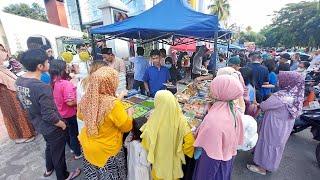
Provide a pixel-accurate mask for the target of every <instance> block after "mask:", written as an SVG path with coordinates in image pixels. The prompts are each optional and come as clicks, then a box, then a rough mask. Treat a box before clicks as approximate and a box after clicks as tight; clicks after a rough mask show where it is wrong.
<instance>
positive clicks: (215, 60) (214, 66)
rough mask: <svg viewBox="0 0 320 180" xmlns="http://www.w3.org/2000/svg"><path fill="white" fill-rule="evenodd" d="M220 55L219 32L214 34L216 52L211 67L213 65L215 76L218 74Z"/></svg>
mask: <svg viewBox="0 0 320 180" xmlns="http://www.w3.org/2000/svg"><path fill="white" fill-rule="evenodd" d="M218 56H219V53H218V31H216V32H214V52H213V58H211V61H213V62H211V65H212V67H211V68H212V71H213V74H214V75H215V74H216V70H217V59H218Z"/></svg>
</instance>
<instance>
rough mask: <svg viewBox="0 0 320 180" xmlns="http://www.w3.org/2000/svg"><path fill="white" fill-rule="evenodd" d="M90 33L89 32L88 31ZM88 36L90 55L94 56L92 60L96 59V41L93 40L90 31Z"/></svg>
mask: <svg viewBox="0 0 320 180" xmlns="http://www.w3.org/2000/svg"><path fill="white" fill-rule="evenodd" d="M89 33H90V32H89ZM90 38H91V47H92V55H93V57H94V59H93V60H94V61H95V60H97V54H96V53H97V52H96V43H95V42H94V38H93V34H92V33H90Z"/></svg>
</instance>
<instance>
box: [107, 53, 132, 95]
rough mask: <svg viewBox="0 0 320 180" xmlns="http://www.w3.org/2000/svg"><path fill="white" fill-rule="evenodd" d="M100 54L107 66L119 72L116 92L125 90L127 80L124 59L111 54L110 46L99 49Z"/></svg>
mask: <svg viewBox="0 0 320 180" xmlns="http://www.w3.org/2000/svg"><path fill="white" fill-rule="evenodd" d="M101 54H102V57H103V60H104V61H105V62H107V63H108V66H109V67H112V68H113V69H115V70H117V71H118V72H119V80H120V83H119V87H118V90H117V93H118V94H119V93H120V92H123V91H126V90H127V88H126V87H127V81H126V66H125V64H124V61H123V60H122V59H120V58H118V57H116V56H115V55H114V54H113V52H112V48H103V49H102V50H101Z"/></svg>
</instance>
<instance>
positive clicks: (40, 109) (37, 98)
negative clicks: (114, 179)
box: [16, 49, 81, 180]
mask: <svg viewBox="0 0 320 180" xmlns="http://www.w3.org/2000/svg"><path fill="white" fill-rule="evenodd" d="M20 62H21V63H22V65H23V66H24V67H25V68H26V69H27V70H28V72H27V73H25V74H24V75H23V77H19V78H18V79H17V81H16V88H17V96H18V99H19V101H20V103H21V105H22V107H23V108H24V109H25V110H26V111H27V112H28V115H29V119H30V121H31V123H32V124H33V126H34V128H35V130H36V131H37V132H38V133H40V134H42V135H43V137H44V139H45V141H46V150H45V157H46V172H45V173H44V176H45V177H48V176H50V175H51V174H52V172H53V171H54V170H55V171H56V176H57V179H58V180H65V179H68V180H70V179H74V178H75V177H77V176H79V174H80V173H81V171H80V169H77V170H76V171H74V172H71V173H69V172H68V171H67V165H66V159H65V144H66V132H65V129H66V124H65V122H64V121H63V120H62V117H61V116H60V114H59V112H58V110H57V107H56V105H55V103H54V99H53V96H52V89H51V87H50V86H49V85H47V84H45V83H43V82H41V81H40V77H41V74H42V73H43V72H47V71H48V70H49V63H48V56H47V54H46V52H45V51H44V50H42V49H33V50H28V51H26V52H25V53H23V54H22V56H21V58H20Z"/></svg>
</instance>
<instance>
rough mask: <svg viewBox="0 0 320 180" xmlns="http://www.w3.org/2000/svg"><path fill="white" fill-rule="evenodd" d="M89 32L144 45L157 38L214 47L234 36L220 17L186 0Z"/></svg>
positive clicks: (162, 4) (165, 0)
mask: <svg viewBox="0 0 320 180" xmlns="http://www.w3.org/2000/svg"><path fill="white" fill-rule="evenodd" d="M90 33H91V35H93V34H101V35H106V36H107V37H106V39H107V40H111V39H115V38H119V39H123V40H130V39H137V40H140V42H141V43H142V44H143V43H147V42H152V41H158V42H161V43H165V44H170V45H172V46H175V45H179V44H186V43H194V42H195V41H205V42H215V50H217V47H216V46H217V42H218V39H224V40H228V39H230V37H231V32H230V31H227V30H224V29H222V28H221V27H220V25H219V20H218V17H217V16H215V15H208V14H203V13H200V12H196V11H194V10H192V9H191V8H190V7H188V6H187V5H186V4H185V2H184V0H162V1H161V2H160V3H158V4H157V5H155V6H154V7H152V8H151V9H149V10H147V11H145V12H143V13H141V14H139V15H137V16H134V17H130V18H128V19H126V20H124V21H122V22H118V23H115V24H110V25H107V26H102V27H99V28H94V29H91V30H90ZM180 37H188V38H189V39H190V41H189V42H185V41H179V38H180Z"/></svg>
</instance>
